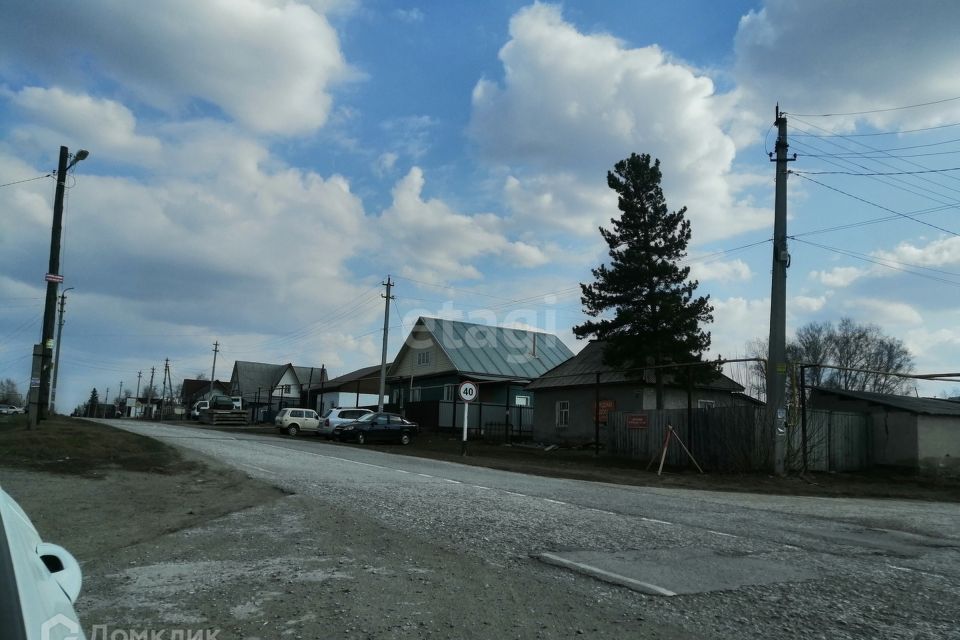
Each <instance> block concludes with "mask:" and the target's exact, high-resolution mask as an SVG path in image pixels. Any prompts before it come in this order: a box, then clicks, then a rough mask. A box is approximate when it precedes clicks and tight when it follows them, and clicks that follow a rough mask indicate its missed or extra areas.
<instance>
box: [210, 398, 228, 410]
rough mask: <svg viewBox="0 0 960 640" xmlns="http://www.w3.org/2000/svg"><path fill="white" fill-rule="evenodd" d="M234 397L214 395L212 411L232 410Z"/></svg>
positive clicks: (211, 402) (211, 404)
mask: <svg viewBox="0 0 960 640" xmlns="http://www.w3.org/2000/svg"><path fill="white" fill-rule="evenodd" d="M233 408H234V407H233V398H231V397H230V396H213V397H212V398H210V410H211V411H232V410H233Z"/></svg>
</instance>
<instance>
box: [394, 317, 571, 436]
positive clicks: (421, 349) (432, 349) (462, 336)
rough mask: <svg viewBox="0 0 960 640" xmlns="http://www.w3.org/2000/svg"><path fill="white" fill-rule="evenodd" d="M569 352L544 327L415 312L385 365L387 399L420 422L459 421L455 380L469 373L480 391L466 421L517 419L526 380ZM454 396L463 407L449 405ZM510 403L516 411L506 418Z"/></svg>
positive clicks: (443, 424)
mask: <svg viewBox="0 0 960 640" xmlns="http://www.w3.org/2000/svg"><path fill="white" fill-rule="evenodd" d="M572 356H573V352H572V351H570V349H569V348H568V347H567V345H565V344H564V343H563V341H561V340H560V338H558V337H557V336H555V335H553V334H550V333H545V332H541V331H531V330H527V329H511V328H506V327H494V326H489V325H483V324H475V323H471V322H460V321H456V320H443V319H440V318H427V317H421V318H419V319H417V322H416V324H414V326H413V327H412V329H411V330H410V334H409V335H408V337H407V339H406V340H405V341H404V343H403V346H402V347H400V351H399V352H398V353H397V356H396V358H394V361H393V364H392V365H391V366H390V369H389V371H388V372H387V377H388V385H389V388H390V397H389V399H388V400H389V402H390V404H391V405H393V406H394V407H398V408H400V407H402V409H403V411H404V412H405V413H406V414H407V415H408V417H411V418H412V419H414V420H417V421H418V422H419V423H420V425H421V426H422V427H427V428H440V429H443V428H453V427H455V426H457V425H461V426H462V424H463V416H462V406H463V405H462V403H460V401H459V400H458V398H457V388H458V386H459V385H460V383H461V382H463V381H465V380H470V381H473V382H476V383H477V386H478V387H479V391H480V397H479V398H478V401H477V402H474V403H472V404H471V407H470V409H469V410H470V412H471V415H470V418H469V422H470V424H473V425H481V426H482V425H486V424H488V423H489V424H498V425H500V426H502V425H503V424H504V423H505V422H511V420H513V422H514V423H516V422H517V421H519V420H522V413H523V411H524V408H526V409H527V410H529V408H530V407H532V406H533V405H534V400H533V397H532V394H531V393H529V392H528V391H526V390H525V389H524V386H525V385H526V384H527V383H529V382H530V381H531V380H534V379H535V378H537V377H538V376H540V375H541V374H543V373H544V372H545V371H547V370H549V369H552V368H553V367H555V366H557V365H558V364H560V363H561V362H563V361H565V360H567V359H569V358H571V357H572ZM458 403H459V406H460V407H461V409H460V411H454V408H455V406H456V405H457V404H458ZM516 407H520V409H519V412H520V413H519V414H518V415H516V416H515V419H510V420H508V419H506V417H505V413H506V412H508V411H513V408H516ZM513 412H514V413H517V411H513ZM528 412H529V411H528ZM474 414H476V415H474ZM531 418H532V416H531V417H529V418H527V420H526V423H527V427H528V428H529V424H530V419H531Z"/></svg>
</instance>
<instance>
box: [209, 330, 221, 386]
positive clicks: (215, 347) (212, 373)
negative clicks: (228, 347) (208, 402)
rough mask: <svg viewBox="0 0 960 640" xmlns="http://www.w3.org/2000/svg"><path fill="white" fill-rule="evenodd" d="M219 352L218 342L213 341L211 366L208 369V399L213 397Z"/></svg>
mask: <svg viewBox="0 0 960 640" xmlns="http://www.w3.org/2000/svg"><path fill="white" fill-rule="evenodd" d="M218 353H220V343H219V342H216V341H215V342H214V343H213V368H212V369H210V394H209V399H213V381H214V380H215V379H216V377H217V354H218Z"/></svg>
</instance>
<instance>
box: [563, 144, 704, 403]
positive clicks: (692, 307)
mask: <svg viewBox="0 0 960 640" xmlns="http://www.w3.org/2000/svg"><path fill="white" fill-rule="evenodd" d="M661 179H662V175H661V173H660V161H659V160H653V162H652V163H651V158H650V156H649V155H648V154H642V155H639V156H638V155H637V154H635V153H634V154H631V155H630V157H629V158H627V159H626V160H621V161H620V162H618V163H617V164H616V165H615V166H614V170H613V171H611V172H608V173H607V185H608V186H609V187H610V188H611V189H613V190H614V191H616V192H617V194H619V196H620V197H619V205H618V206H619V209H620V211H621V214H620V217H619V218H611V220H610V222H611V224H612V225H613V226H612V228H611V229H604V228H603V227H601V228H600V234H601V235H602V236H603V239H604V240H605V241H606V243H607V245H608V246H609V247H610V250H609V255H610V266H609V267H608V266H607V265H606V264H601V265H600V266H599V267H597V268H596V269H593V276H594V278H595V279H596V281H595V282H593V283H592V284H581V285H580V288H581V291H582V294H583V295H582V296H581V301H582V303H583V307H584V312H585V313H586V314H587V315H589V316H590V317H591V318H595V319H594V320H587V321H586V322H584V323H583V324H581V325H579V326H576V327H574V328H573V331H574V333H575V334H576V336H577V337H578V338H584V337H591V336H592V337H595V338H597V339H598V340H603V341H604V342H605V346H604V360H605V362H606V363H607V364H608V365H610V366H613V367H617V368H624V369H626V368H636V367H643V366H648V365H650V364H653V365H662V364H667V363H671V362H676V363H681V362H691V361H699V360H700V359H701V357H702V354H703V352H704V351H706V350H707V349H708V348H709V347H710V334H709V333H707V332H705V331H704V330H703V329H702V328H701V325H702V324H706V323H709V322H712V321H713V307H712V306H711V305H710V298H709V296H700V297H694V292H695V291H696V288H697V286H698V282H697V281H695V280H694V281H689V280H688V279H687V278H688V276H689V275H690V268H689V267H683V266H680V262H681V261H682V260H683V258H685V257H686V255H687V254H686V249H687V244H688V243H689V242H690V221H689V220H687V219H686V218H685V214H686V212H687V208H686V207H683V208H682V209H680V210H679V211H673V212H671V211H670V210H669V209H668V208H667V203H666V200H665V198H664V197H663V191H662V190H661V188H660V181H661ZM611 311H612V312H613V317H612V318H611V317H609V316H605V314H608V313H609V312H611ZM654 372H655V376H656V384H657V407H658V408H662V407H663V381H664V375H663V369H659V368H657V369H654ZM680 375H681V376H682V375H686V373H685V372H681V374H680Z"/></svg>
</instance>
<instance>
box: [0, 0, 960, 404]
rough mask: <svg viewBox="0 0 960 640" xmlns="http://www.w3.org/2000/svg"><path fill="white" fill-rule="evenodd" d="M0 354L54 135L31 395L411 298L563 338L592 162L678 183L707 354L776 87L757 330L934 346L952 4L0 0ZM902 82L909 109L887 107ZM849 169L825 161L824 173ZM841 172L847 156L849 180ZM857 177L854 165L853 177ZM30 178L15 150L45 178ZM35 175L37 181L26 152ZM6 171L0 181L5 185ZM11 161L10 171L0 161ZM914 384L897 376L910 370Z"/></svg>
mask: <svg viewBox="0 0 960 640" xmlns="http://www.w3.org/2000/svg"><path fill="white" fill-rule="evenodd" d="M0 11H2V15H3V16H4V19H3V21H0V185H3V186H0V379H2V378H12V379H13V380H14V381H16V382H17V384H18V385H19V387H20V389H21V391H25V390H26V387H27V386H28V384H29V377H30V354H31V348H32V345H33V344H34V343H36V342H38V341H39V339H40V331H41V324H42V315H43V304H44V292H45V283H44V280H43V277H44V274H45V273H46V270H47V263H48V259H49V247H50V225H51V220H52V208H53V197H54V187H55V183H54V179H53V178H51V177H49V174H50V172H51V171H52V170H54V169H55V168H56V165H57V156H58V153H59V148H60V146H61V145H66V146H67V147H69V149H70V150H71V152H75V151H76V150H79V149H87V150H89V152H90V155H89V157H88V158H87V159H86V160H84V161H83V162H80V163H78V164H77V165H76V166H75V167H74V168H73V169H72V170H71V172H70V174H69V177H68V181H67V187H68V189H67V197H66V207H65V214H64V231H63V251H62V257H61V273H62V274H63V275H64V279H65V281H64V284H63V285H62V287H63V288H64V289H66V288H72V289H71V290H70V291H68V292H67V294H66V295H67V301H66V312H65V316H64V319H65V324H64V328H63V342H62V352H61V356H60V364H61V372H60V374H59V380H58V386H59V388H58V408H60V409H62V410H69V409H71V408H72V407H74V406H76V405H77V404H80V403H82V402H84V401H85V400H86V398H87V397H88V396H89V394H90V390H91V389H92V388H93V387H96V388H97V389H98V391H99V394H100V398H101V400H103V399H104V398H105V393H106V392H107V389H109V390H110V391H109V397H115V395H116V393H117V391H118V389H119V388H120V384H121V382H122V384H123V388H124V389H131V388H132V387H135V386H136V384H137V374H138V372H141V374H142V378H141V384H142V385H143V384H146V382H147V379H148V378H149V375H150V369H151V367H152V368H154V370H155V383H156V384H157V385H158V386H159V383H160V380H161V377H162V375H163V370H164V363H165V361H166V360H167V359H169V363H170V370H171V377H172V379H173V380H174V382H175V383H178V382H179V381H180V380H182V379H183V378H188V377H194V376H196V375H197V374H201V373H203V374H204V375H206V376H209V375H210V373H211V367H212V363H213V355H214V354H213V345H214V342H216V343H218V345H219V353H218V359H217V370H216V376H217V378H221V379H229V375H230V369H231V368H232V365H233V362H234V361H235V360H254V361H261V362H273V363H286V362H293V363H294V364H297V365H301V366H317V367H319V366H321V365H325V366H326V367H327V369H328V371H329V373H330V375H331V377H333V376H336V375H340V374H342V373H346V372H348V371H351V370H353V369H355V368H359V367H362V366H369V365H373V364H378V363H379V360H380V350H381V336H382V325H383V317H384V300H383V298H381V293H382V292H383V286H382V284H381V283H382V282H384V281H385V279H386V278H387V276H388V275H389V276H390V277H391V278H392V280H393V282H394V283H395V287H394V289H393V293H394V295H395V296H396V299H395V300H394V301H393V302H392V304H391V305H390V331H389V336H390V340H389V353H390V355H391V356H392V355H393V354H395V353H396V352H397V350H398V349H399V347H400V345H401V343H402V341H403V339H404V338H405V337H406V335H407V333H408V332H409V330H410V327H411V326H412V325H413V323H414V322H415V320H416V318H417V317H418V316H419V315H428V316H439V317H448V318H454V319H462V320H467V321H471V322H480V323H485V324H498V325H505V326H515V327H536V328H539V329H541V330H545V331H549V332H552V333H556V334H557V335H558V336H560V337H561V338H562V339H563V340H564V341H565V342H566V343H567V344H568V346H570V347H571V349H573V350H574V351H578V350H579V349H581V348H582V346H583V343H582V342H578V341H577V340H576V339H575V338H574V337H573V334H572V331H571V327H572V326H574V325H576V324H578V323H580V322H582V321H583V319H584V318H585V316H583V314H582V311H581V305H580V300H579V283H581V282H589V281H590V279H591V275H590V270H591V269H592V268H594V267H596V266H598V265H599V264H600V263H601V262H603V261H604V259H605V258H606V246H605V244H604V243H603V241H602V239H601V237H600V234H599V232H598V227H599V226H601V225H604V224H607V225H608V224H609V220H610V218H611V217H613V216H616V215H617V213H618V212H617V208H616V196H615V193H614V192H612V191H611V190H610V189H609V188H608V187H607V186H606V173H607V171H609V170H610V169H611V168H612V167H613V165H614V164H615V163H616V162H617V161H619V160H621V159H623V158H626V157H628V156H629V155H630V154H631V153H649V154H651V155H652V156H654V157H656V158H659V159H660V161H661V169H662V172H663V176H664V179H663V188H664V193H665V196H666V198H667V203H668V205H669V206H670V208H671V209H679V208H680V207H682V206H686V207H687V216H688V218H689V219H690V221H691V224H692V240H691V244H690V246H689V248H688V254H689V255H688V258H687V264H688V265H689V266H690V267H691V277H693V278H696V279H697V280H698V281H699V289H698V292H699V293H701V294H708V295H709V296H710V299H711V302H712V304H713V305H714V308H715V311H714V322H713V323H712V324H711V325H710V326H709V327H707V328H708V330H709V331H710V332H711V335H712V346H711V350H710V354H708V355H710V356H711V357H716V356H722V357H725V358H733V357H737V356H743V355H744V354H745V353H746V351H747V349H748V347H747V345H748V343H750V342H751V341H753V340H756V339H758V338H760V339H763V338H766V336H767V333H768V326H769V314H770V309H769V297H770V265H771V243H770V239H771V236H772V230H773V195H774V194H773V191H774V168H773V165H772V164H771V162H770V161H769V158H768V155H767V154H768V153H769V152H770V151H772V150H773V142H774V138H775V130H774V128H773V121H774V117H775V108H776V105H778V104H779V107H780V109H781V110H782V111H784V112H786V113H787V121H788V128H789V133H788V136H789V142H790V153H791V154H792V153H794V152H795V153H797V156H798V157H797V160H796V161H795V162H792V163H791V164H790V169H791V170H792V171H793V172H795V173H794V174H793V175H791V176H790V178H789V180H788V188H789V195H788V200H789V205H788V212H789V219H788V234H789V235H791V236H793V237H792V239H791V240H790V243H789V250H790V254H791V259H792V260H791V266H790V268H789V270H788V282H787V292H788V299H787V326H788V332H790V333H792V331H793V330H795V329H796V328H797V327H799V326H802V325H804V324H806V323H808V322H811V321H838V320H839V319H840V318H842V317H845V316H846V317H851V318H853V319H854V320H857V321H860V322H870V323H875V324H877V325H878V326H880V328H881V329H882V330H883V331H884V332H885V333H886V334H888V335H890V336H893V337H896V338H899V339H901V340H903V342H904V343H905V344H906V345H907V347H908V348H909V349H910V351H911V353H912V354H913V356H914V359H915V362H916V370H917V371H918V372H923V373H931V372H945V371H956V370H958V367H960V322H958V320H960V304H958V302H956V301H957V300H958V297H960V296H958V295H957V294H958V293H960V292H958V290H957V289H958V287H960V237H958V233H960V223H957V222H956V217H957V208H958V206H960V171H957V170H956V168H957V167H960V98H958V97H960V76H958V75H957V73H956V69H957V68H958V67H960V40H958V39H957V38H956V25H957V24H960V4H958V3H955V2H949V1H946V0H944V1H937V0H919V1H918V2H913V3H904V2H900V1H899V0H849V1H846V2H833V1H830V0H803V1H800V0H766V1H764V0H752V1H746V0H743V1H740V0H730V1H725V2H715V1H714V0H682V1H677V2H670V3H665V2H656V1H639V0H601V1H597V0H590V1H589V2H588V1H580V0H574V1H569V2H563V3H559V4H554V3H538V2H533V3H531V2H524V1H513V0H489V1H486V2H467V1H445V2H439V1H430V2H426V1H421V2H416V1H415V2H410V3H405V2H392V1H387V0H383V1H364V0H300V1H299V2H298V1H293V0H290V1H283V0H219V1H217V0H207V1H200V2H197V1H195V0H189V1H188V0H166V1H164V2H154V3H126V2H115V1H111V0H89V1H87V2H83V3H77V2H66V1H61V0H48V2H45V3H25V2H18V1H16V0H0ZM916 105H920V106H916ZM853 174H856V175H853ZM864 174H867V175H864ZM878 174H879V175H878ZM43 176H47V177H43ZM34 178H36V179H34ZM21 181H26V182H21ZM10 183H16V184H10ZM944 390H945V389H943V383H941V385H940V386H937V385H924V386H921V387H920V389H919V391H920V392H921V393H927V394H931V395H933V394H938V393H940V392H942V391H944Z"/></svg>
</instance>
